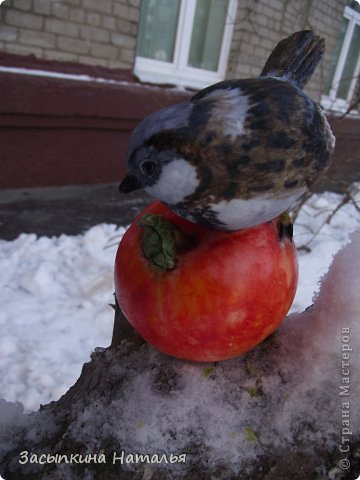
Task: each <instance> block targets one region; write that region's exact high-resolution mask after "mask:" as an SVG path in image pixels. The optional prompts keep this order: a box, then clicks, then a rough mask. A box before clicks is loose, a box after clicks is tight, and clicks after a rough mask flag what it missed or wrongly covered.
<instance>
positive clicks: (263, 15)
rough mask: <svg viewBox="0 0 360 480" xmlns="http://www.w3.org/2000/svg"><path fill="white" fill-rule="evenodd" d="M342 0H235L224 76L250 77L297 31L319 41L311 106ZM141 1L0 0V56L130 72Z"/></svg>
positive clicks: (325, 67) (325, 66)
mask: <svg viewBox="0 0 360 480" xmlns="http://www.w3.org/2000/svg"><path fill="white" fill-rule="evenodd" d="M346 3H347V1H346V0H327V1H326V2H319V1H316V0H304V1H302V2H299V1H298V0H239V2H238V4H239V6H238V12H237V16H236V18H235V19H234V22H235V28H234V35H233V40H232V47H231V52H230V59H229V67H228V73H227V77H228V78H245V77H249V76H256V75H258V74H259V73H260V71H261V68H262V66H263V64H264V62H265V60H266V58H267V56H268V55H269V53H270V51H271V50H272V48H273V47H274V45H275V44H276V43H277V42H278V41H279V40H281V39H282V38H284V37H285V36H287V35H289V34H291V33H292V32H294V31H297V30H301V29H308V28H312V29H314V30H315V31H316V32H317V33H318V34H319V35H321V36H324V37H325V38H326V54H325V57H324V60H323V62H321V64H320V67H319V68H318V69H317V71H316V73H315V75H314V76H313V78H312V80H311V81H310V83H309V85H308V87H307V91H308V92H309V93H310V95H311V96H312V97H313V98H314V99H315V100H317V101H319V100H320V96H321V93H322V92H323V90H324V85H325V82H326V79H327V75H328V72H329V66H330V61H331V58H332V55H333V52H334V49H335V44H336V41H337V34H338V31H339V25H340V22H341V18H342V14H343V10H344V7H345V4H346ZM139 14H140V0H5V3H3V4H2V6H1V7H0V51H5V52H8V53H15V54H21V55H26V54H34V55H35V56H36V57H38V58H42V59H51V60H63V61H70V62H80V63H83V64H89V65H99V66H103V67H108V68H120V69H130V70H132V68H133V65H134V60H135V51H136V37H137V29H138V22H139Z"/></svg>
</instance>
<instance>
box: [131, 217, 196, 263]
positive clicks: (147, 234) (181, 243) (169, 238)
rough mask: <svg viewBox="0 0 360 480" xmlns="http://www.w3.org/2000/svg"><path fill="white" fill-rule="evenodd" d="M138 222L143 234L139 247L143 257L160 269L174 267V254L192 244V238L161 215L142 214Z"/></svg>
mask: <svg viewBox="0 0 360 480" xmlns="http://www.w3.org/2000/svg"><path fill="white" fill-rule="evenodd" d="M138 224H139V225H140V226H141V227H143V229H144V235H143V238H142V242H141V248H142V252H143V255H144V257H145V258H146V259H147V260H148V261H149V262H150V263H151V264H152V265H153V266H154V267H156V268H160V269H161V270H162V271H166V270H174V269H175V268H176V255H177V253H179V251H184V250H188V249H189V248H190V247H191V246H193V245H194V242H193V239H192V238H191V237H189V236H188V235H186V234H185V233H184V232H183V231H182V230H181V229H180V228H179V227H177V226H175V225H174V224H173V223H171V222H169V220H166V218H165V217H164V216H163V215H151V214H145V215H143V216H142V217H141V218H140V220H139V221H138Z"/></svg>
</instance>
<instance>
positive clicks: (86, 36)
mask: <svg viewBox="0 0 360 480" xmlns="http://www.w3.org/2000/svg"><path fill="white" fill-rule="evenodd" d="M139 11H140V0H5V3H3V4H2V5H1V7H0V51H5V52H8V53H13V54H19V55H29V54H33V55H35V56H36V57H37V58H41V59H51V60H61V61H69V62H80V63H84V64H88V65H99V66H103V67H108V68H121V69H131V68H132V66H133V62H134V57H135V48H136V36H137V28H138V22H139Z"/></svg>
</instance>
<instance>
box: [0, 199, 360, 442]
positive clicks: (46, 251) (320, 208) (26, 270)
mask: <svg viewBox="0 0 360 480" xmlns="http://www.w3.org/2000/svg"><path fill="white" fill-rule="evenodd" d="M341 198H342V197H341V196H339V195H336V194H330V193H325V194H322V195H315V196H314V197H312V198H311V199H310V201H309V202H308V203H307V204H306V205H305V206H304V207H303V208H302V210H301V213H300V215H299V217H298V219H297V222H296V224H295V237H294V238H295V242H296V244H297V246H298V247H300V246H301V245H304V244H306V243H307V242H310V243H309V245H308V246H309V247H310V248H311V251H310V252H305V251H300V252H299V265H300V276H299V287H298V292H297V295H296V298H295V301H294V304H293V307H292V310H291V311H292V312H294V311H302V310H304V309H305V308H306V307H307V306H309V305H311V304H312V298H313V295H314V292H315V291H317V290H318V282H319V280H320V278H321V277H322V276H323V275H324V274H325V273H326V271H327V269H328V266H329V264H330V262H331V260H332V256H333V254H335V253H336V252H337V251H338V250H339V249H340V248H341V247H342V246H343V245H345V244H346V242H347V241H348V234H349V233H350V232H351V231H354V230H355V229H356V228H359V227H360V215H359V212H357V211H356V209H355V208H354V206H353V205H351V204H347V205H345V206H344V207H342V208H341V209H340V210H339V211H338V212H337V213H336V215H335V216H334V217H333V218H332V220H331V222H330V223H329V224H325V225H324V226H323V228H322V229H321V230H320V232H319V233H318V235H317V236H315V237H314V238H313V236H314V233H316V232H317V230H318V229H319V227H320V226H321V225H322V224H323V223H324V221H325V219H326V218H327V216H328V215H329V211H330V210H331V209H333V208H334V207H335V206H336V205H337V204H338V203H339V202H340V201H341ZM124 231H125V229H124V228H117V227H116V226H115V225H106V224H102V225H97V226H95V227H93V228H91V229H90V230H88V231H87V232H86V233H85V234H84V235H77V236H65V235H62V236H60V237H58V238H56V237H53V238H47V237H40V238H37V237H36V236H35V235H25V234H22V235H20V236H19V237H18V238H17V239H16V240H14V241H0V305H1V309H0V329H1V332H2V335H1V338H0V371H1V372H2V375H1V378H0V398H1V397H3V398H5V399H6V400H7V401H9V402H22V403H23V404H24V406H25V409H26V410H27V411H31V410H37V409H38V408H39V405H40V404H45V403H48V402H49V401H51V400H57V399H58V398H59V397H60V396H61V395H62V394H64V393H65V392H66V391H67V390H68V388H69V387H70V386H71V385H73V384H74V382H75V381H76V380H77V378H78V377H79V374H80V371H81V367H82V365H83V363H84V362H87V361H88V360H89V357H90V354H91V352H92V351H93V350H94V348H95V347H96V346H98V345H101V346H108V345H109V343H110V340H111V335H112V326H113V310H112V309H111V308H110V307H109V306H108V304H110V303H113V291H114V287H113V261H114V257H115V252H116V248H117V244H118V242H119V239H120V238H121V235H122V234H123V233H124ZM319 298H320V297H319ZM318 301H320V299H319V300H318ZM154 355H155V357H156V355H157V354H156V353H154ZM156 358H160V357H156ZM184 368H189V369H190V370H191V369H192V368H193V367H191V366H187V367H184ZM239 375H240V374H239ZM199 381H200V380H199V378H196V379H195V378H194V382H199ZM200 385H201V382H200ZM133 388H135V390H136V388H137V387H136V385H134V387H133ZM139 388H140V387H139ZM136 391H137V390H136ZM140 393H141V392H140V391H139V392H138V394H139V395H140ZM129 394H130V393H129ZM178 402H179V405H178V406H177V408H179V409H180V410H181V399H179V400H178ZM289 414H290V413H289ZM214 422H215V420H214ZM149 428H150V427H149ZM213 428H214V430H216V428H218V427H217V426H216V425H215V424H214V425H213ZM146 431H148V432H149V431H150V430H146V429H145V430H143V431H142V432H141V435H145V434H146ZM138 434H139V433H138Z"/></svg>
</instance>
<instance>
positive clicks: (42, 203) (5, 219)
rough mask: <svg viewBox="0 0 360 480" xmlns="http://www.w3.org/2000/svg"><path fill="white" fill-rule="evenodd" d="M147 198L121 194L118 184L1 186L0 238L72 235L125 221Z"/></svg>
mask: <svg viewBox="0 0 360 480" xmlns="http://www.w3.org/2000/svg"><path fill="white" fill-rule="evenodd" d="M150 200H151V199H150V197H149V196H148V195H146V194H145V193H140V194H139V193H136V192H134V193H133V194H129V195H124V194H121V193H119V190H118V184H110V185H82V186H70V187H50V188H49V187H46V188H32V189H16V190H2V191H0V238H2V239H5V240H12V239H14V238H16V237H17V236H18V235H19V234H20V233H36V234H38V235H47V236H52V235H61V234H62V233H66V234H71V235H72V234H77V233H81V232H83V231H84V230H86V229H88V228H89V227H91V226H92V225H96V224H98V223H103V222H106V223H115V224H117V225H126V224H129V223H130V222H131V221H132V220H133V219H134V217H135V216H136V215H137V214H138V213H139V212H140V211H141V210H142V209H143V208H144V206H145V205H146V204H147V203H149V201H150Z"/></svg>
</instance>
